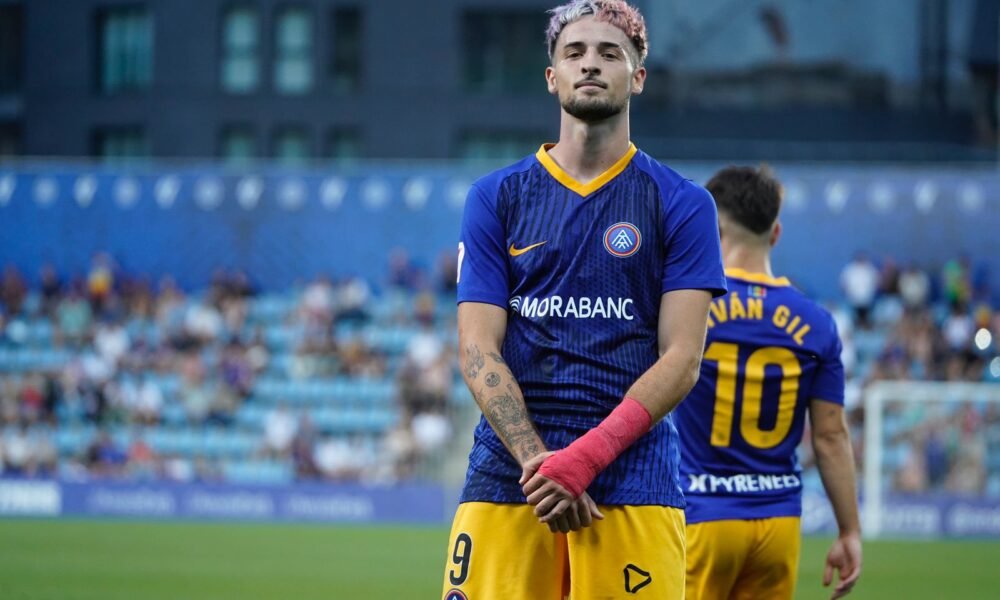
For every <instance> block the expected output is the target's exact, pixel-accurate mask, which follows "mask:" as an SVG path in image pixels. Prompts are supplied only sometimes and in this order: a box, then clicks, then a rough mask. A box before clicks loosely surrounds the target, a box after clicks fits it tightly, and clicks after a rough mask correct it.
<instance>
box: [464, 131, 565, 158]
mask: <svg viewBox="0 0 1000 600" xmlns="http://www.w3.org/2000/svg"><path fill="white" fill-rule="evenodd" d="M545 139H547V138H546V137H545V135H543V134H542V133H540V132H537V131H523V132H518V131H514V132H511V131H503V132H499V131H468V132H465V133H464V134H462V136H461V137H460V138H459V148H458V155H459V157H460V158H463V159H466V160H470V161H476V160H505V161H509V160H515V159H518V158H522V157H524V156H526V155H528V154H531V153H532V152H534V151H535V150H538V146H539V145H541V141H542V140H545Z"/></svg>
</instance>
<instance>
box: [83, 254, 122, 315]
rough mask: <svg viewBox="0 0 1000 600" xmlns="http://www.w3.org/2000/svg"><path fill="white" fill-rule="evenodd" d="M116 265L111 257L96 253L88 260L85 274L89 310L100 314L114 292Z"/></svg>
mask: <svg viewBox="0 0 1000 600" xmlns="http://www.w3.org/2000/svg"><path fill="white" fill-rule="evenodd" d="M116 270H117V265H116V264H115V261H114V259H113V258H111V255H110V254H108V253H106V252H98V253H97V254H95V255H94V256H93V257H92V258H91V259H90V272H89V273H87V295H88V298H89V300H90V304H91V308H93V310H94V312H95V313H96V314H98V315H99V314H101V312H103V310H104V309H105V307H106V305H107V304H108V302H109V300H110V299H111V297H112V295H113V294H114V292H115V271H116Z"/></svg>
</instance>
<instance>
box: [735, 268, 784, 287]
mask: <svg viewBox="0 0 1000 600" xmlns="http://www.w3.org/2000/svg"><path fill="white" fill-rule="evenodd" d="M726 276H728V277H735V278H736V279H742V280H743V281H749V282H751V283H763V284H765V285H776V286H785V285H792V282H791V281H788V278H787V277H768V276H767V275H765V274H763V273H751V272H749V271H744V270H743V269H735V268H730V269H726Z"/></svg>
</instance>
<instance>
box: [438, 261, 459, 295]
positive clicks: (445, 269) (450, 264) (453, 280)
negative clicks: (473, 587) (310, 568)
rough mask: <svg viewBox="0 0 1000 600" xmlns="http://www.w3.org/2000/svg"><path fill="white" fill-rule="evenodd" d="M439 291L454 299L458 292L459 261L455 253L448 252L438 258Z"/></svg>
mask: <svg viewBox="0 0 1000 600" xmlns="http://www.w3.org/2000/svg"><path fill="white" fill-rule="evenodd" d="M436 288H437V291H438V292H439V293H441V294H444V295H445V296H447V297H449V298H452V297H454V296H455V293H456V292H457V290H458V259H457V257H456V256H455V252H453V251H451V250H446V251H444V252H442V253H441V254H440V255H439V256H438V262H437V286H436Z"/></svg>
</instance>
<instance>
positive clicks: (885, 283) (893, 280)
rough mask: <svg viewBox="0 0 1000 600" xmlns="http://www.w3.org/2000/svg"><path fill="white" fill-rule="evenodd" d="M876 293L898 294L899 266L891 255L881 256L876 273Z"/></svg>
mask: <svg viewBox="0 0 1000 600" xmlns="http://www.w3.org/2000/svg"><path fill="white" fill-rule="evenodd" d="M878 293H879V294H882V295H883V296H898V295H899V266H898V265H897V264H896V261H895V260H893V258H892V257H891V256H886V257H884V258H882V268H881V269H880V270H879V274H878Z"/></svg>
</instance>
